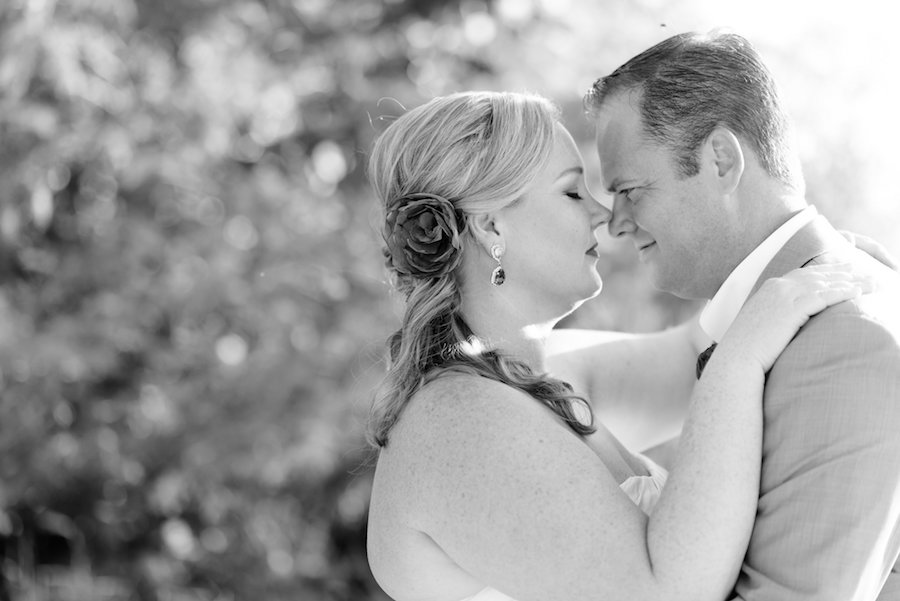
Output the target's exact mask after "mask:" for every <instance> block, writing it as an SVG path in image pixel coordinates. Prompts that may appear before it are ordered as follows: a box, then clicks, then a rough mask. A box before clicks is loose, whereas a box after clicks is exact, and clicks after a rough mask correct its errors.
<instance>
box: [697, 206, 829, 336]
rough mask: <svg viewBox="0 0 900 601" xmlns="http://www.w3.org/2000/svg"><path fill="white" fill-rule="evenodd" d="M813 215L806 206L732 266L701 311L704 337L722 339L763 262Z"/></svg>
mask: <svg viewBox="0 0 900 601" xmlns="http://www.w3.org/2000/svg"><path fill="white" fill-rule="evenodd" d="M816 216H818V212H817V211H816V208H815V207H814V206H811V205H810V206H808V207H806V208H805V209H803V210H802V211H800V212H799V213H797V214H796V215H794V216H793V217H791V218H790V219H788V220H787V221H786V222H784V223H783V224H782V225H781V227H779V228H778V229H777V230H775V231H774V232H772V233H771V234H770V235H769V237H768V238H766V239H765V240H763V241H762V243H761V244H760V245H759V246H757V247H756V248H755V249H754V250H753V252H751V253H750V254H749V255H747V256H746V258H744V260H743V261H741V262H740V264H739V265H738V266H737V267H735V268H734V271H732V272H731V275H729V276H728V278H727V279H726V280H725V282H724V283H723V284H722V286H721V287H720V288H719V290H718V292H716V295H715V296H713V297H712V299H711V300H710V301H709V302H708V303H707V304H706V307H705V308H704V309H703V311H702V312H701V313H700V327H701V328H702V329H703V331H704V332H705V333H706V334H707V336H709V337H710V338H711V339H712V340H714V341H716V342H718V341H720V340H722V336H724V335H725V332H726V331H727V330H728V328H729V327H731V323H732V322H733V321H734V319H735V317H737V314H738V312H739V311H740V310H741V307H743V306H744V303H745V302H746V301H747V297H748V296H749V295H750V291H751V290H753V285H754V284H756V281H757V280H758V279H759V277H760V276H761V275H762V273H763V271H764V270H765V268H766V265H768V264H769V263H770V262H771V261H772V259H774V258H775V255H777V254H778V251H780V250H781V249H782V248H783V247H784V245H785V244H787V242H788V240H790V239H791V238H792V237H793V236H794V234H796V233H797V232H799V231H800V230H801V229H802V228H803V226H805V225H807V224H808V223H810V222H811V221H812V220H813V219H815V218H816Z"/></svg>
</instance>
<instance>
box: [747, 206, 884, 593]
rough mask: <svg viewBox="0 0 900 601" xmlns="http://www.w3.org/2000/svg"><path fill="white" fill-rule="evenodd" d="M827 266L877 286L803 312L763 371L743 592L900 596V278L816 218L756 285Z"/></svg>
mask: <svg viewBox="0 0 900 601" xmlns="http://www.w3.org/2000/svg"><path fill="white" fill-rule="evenodd" d="M834 262H852V263H853V265H854V267H855V268H858V269H860V270H864V271H866V272H871V273H872V274H874V275H875V277H876V281H877V286H878V288H877V289H876V291H875V292H874V293H873V294H870V295H866V296H864V297H862V298H860V299H858V300H854V301H850V302H845V303H841V304H839V305H835V306H833V307H830V308H828V309H826V310H825V311H823V312H822V313H820V314H819V315H817V316H815V317H813V318H812V319H810V321H809V322H808V323H807V324H806V325H805V326H804V327H803V328H802V329H801V330H800V332H799V333H798V334H797V336H796V337H795V338H794V340H793V341H792V342H791V343H790V345H789V346H788V347H787V349H786V350H785V351H784V353H782V355H781V356H780V357H779V359H778V361H777V362H776V363H775V366H774V367H773V368H772V370H771V372H769V375H768V377H767V380H766V388H765V396H764V401H763V402H764V414H765V429H764V434H763V459H762V482H761V486H760V495H759V507H758V509H757V515H756V523H755V525H754V529H753V535H752V537H751V539H750V547H749V549H748V551H747V555H746V558H745V559H744V564H743V566H742V568H741V574H740V577H739V579H738V582H737V584H736V586H735V594H736V595H737V596H738V598H740V599H745V600H748V601H761V600H766V601H769V600H778V601H796V600H803V601H812V600H816V601H822V600H830V599H834V600H835V601H863V600H865V601H871V600H874V599H876V598H877V599H879V600H880V601H886V600H900V564H898V563H897V559H898V554H900V276H898V274H897V273H896V272H894V271H892V270H890V269H887V268H886V267H884V266H883V265H881V264H880V263H878V262H877V261H875V260H874V259H872V258H871V257H869V255H867V254H865V253H863V252H861V251H859V250H857V249H856V248H854V247H853V246H852V245H850V244H849V243H848V242H847V241H846V240H845V239H844V238H843V237H842V236H841V235H840V234H839V233H838V232H837V231H835V230H834V228H832V227H831V225H829V224H828V222H827V221H826V220H825V219H824V218H822V217H818V218H816V220H814V221H813V222H812V223H810V224H809V225H807V226H805V227H804V228H803V229H801V230H800V231H799V232H798V233H797V234H796V235H795V236H794V237H793V238H791V240H790V241H789V242H788V243H787V245H785V247H784V248H783V249H782V250H781V252H780V253H779V254H778V255H776V257H775V258H774V259H773V260H772V262H771V263H770V264H769V266H768V267H767V268H766V270H765V271H764V272H763V275H762V276H761V277H760V280H759V282H757V287H758V286H759V285H761V284H762V282H763V281H764V280H765V279H767V278H770V277H774V276H779V275H783V274H784V273H786V272H788V271H790V270H791V269H794V268H796V267H800V266H804V265H808V264H815V263H834ZM879 591H881V593H880V596H879Z"/></svg>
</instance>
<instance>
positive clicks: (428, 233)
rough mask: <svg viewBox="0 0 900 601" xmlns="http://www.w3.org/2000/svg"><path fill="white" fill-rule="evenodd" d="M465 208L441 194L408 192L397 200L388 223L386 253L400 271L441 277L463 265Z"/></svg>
mask: <svg viewBox="0 0 900 601" xmlns="http://www.w3.org/2000/svg"><path fill="white" fill-rule="evenodd" d="M465 225H466V223H465V219H464V218H463V214H462V211H458V210H456V209H455V208H454V207H453V204H452V203H451V202H450V201H449V200H447V199H446V198H443V197H442V196H438V195H437V194H425V193H416V194H407V195H406V196H402V197H400V198H399V199H397V200H396V201H395V202H394V203H393V204H392V207H391V209H390V210H388V212H387V216H386V217H385V223H384V241H385V244H386V245H387V248H386V249H385V255H386V256H387V258H388V259H389V265H390V266H393V268H394V269H396V270H397V271H398V272H399V273H402V274H405V275H411V276H413V277H417V278H437V277H440V276H442V275H444V274H447V273H449V272H451V271H453V269H455V268H456V266H457V265H458V264H459V260H460V257H461V253H460V251H461V250H462V242H461V241H460V234H461V233H462V232H464V231H465Z"/></svg>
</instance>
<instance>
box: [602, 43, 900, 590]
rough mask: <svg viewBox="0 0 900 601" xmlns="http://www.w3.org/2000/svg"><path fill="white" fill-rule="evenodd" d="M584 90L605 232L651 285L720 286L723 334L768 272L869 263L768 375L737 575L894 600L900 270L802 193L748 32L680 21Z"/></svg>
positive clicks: (899, 585) (712, 305)
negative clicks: (749, 521)
mask: <svg viewBox="0 0 900 601" xmlns="http://www.w3.org/2000/svg"><path fill="white" fill-rule="evenodd" d="M585 106H586V108H587V110H588V113H589V114H590V116H591V118H592V120H593V122H594V124H595V126H596V140H597V148H598V152H599V155H600V165H601V173H602V179H603V185H604V186H605V187H607V188H608V190H609V192H610V193H611V194H613V195H614V206H613V218H612V221H611V222H610V225H609V229H610V232H611V234H612V235H614V236H617V237H621V238H627V239H630V240H631V242H632V243H633V244H634V246H635V248H636V249H637V252H638V254H639V256H640V260H641V261H642V262H644V263H645V264H646V265H647V267H648V268H649V270H650V273H651V278H652V280H653V283H654V285H655V286H656V287H658V288H660V289H662V290H666V291H668V292H671V293H673V294H675V295H678V296H680V297H683V298H705V299H711V300H710V302H709V304H708V305H707V307H706V309H705V310H704V311H703V313H702V315H701V321H700V323H701V326H702V327H703V329H704V331H705V332H706V333H707V334H708V335H709V337H710V339H711V340H712V341H715V340H717V339H719V338H720V337H721V336H722V335H723V334H724V332H725V331H726V330H727V329H728V327H729V325H730V324H731V322H732V320H733V319H734V317H735V315H736V314H737V312H738V310H739V309H740V307H741V305H742V304H743V303H744V301H745V300H746V299H747V297H748V296H749V295H750V294H752V293H753V292H754V291H755V290H756V288H758V287H759V285H760V284H761V283H762V281H763V280H765V279H767V278H770V277H774V276H780V275H782V274H784V273H786V272H787V271H789V270H791V269H794V268H796V267H801V266H805V265H812V264H816V263H830V262H850V263H852V264H853V265H854V266H855V268H857V269H859V270H861V271H866V272H870V273H872V274H873V275H874V277H875V278H876V282H877V288H876V292H875V293H873V294H870V295H867V296H865V297H863V298H860V299H858V300H855V301H850V302H846V303H842V304H840V305H837V306H834V307H831V308H830V309H827V310H826V311H824V312H822V313H821V314H819V315H818V316H816V317H813V318H812V319H811V320H810V321H809V323H807V325H806V326H804V327H803V329H802V330H801V331H800V333H799V334H797V336H796V338H795V339H794V340H793V342H792V343H791V344H790V345H789V346H788V348H787V349H786V350H785V351H784V353H783V354H782V355H781V357H780V359H779V360H778V362H777V363H776V364H775V366H774V367H773V368H772V370H771V372H770V373H769V375H768V378H767V382H766V389H765V397H764V412H765V434H764V441H763V460H762V461H763V463H762V481H761V488H760V494H759V508H758V511H757V517H756V523H755V526H754V530H753V535H752V538H751V540H750V547H749V549H748V551H747V555H746V557H745V559H744V564H743V566H742V568H741V573H740V576H739V578H738V581H737V584H736V585H735V591H734V592H735V595H737V598H739V599H746V600H752V601H756V600H769V599H778V600H781V601H791V600H800V599H802V600H810V601H811V600H814V599H815V600H820V599H835V600H841V601H848V600H860V601H862V600H874V599H876V598H877V599H880V600H887V599H898V600H900V571H898V570H900V564H898V563H897V560H898V554H900V276H898V274H897V272H894V271H891V270H889V269H887V268H886V267H884V266H883V265H881V264H879V263H877V262H876V261H875V260H873V259H872V258H871V257H869V256H868V255H866V254H865V253H862V252H860V251H858V250H856V249H855V248H853V246H852V245H851V244H849V243H848V242H847V241H845V240H844V238H843V237H842V236H841V235H840V234H838V233H837V232H836V231H835V230H834V228H833V227H832V226H831V225H830V224H829V223H828V221H826V220H825V218H824V217H821V216H819V215H818V214H817V213H816V209H815V208H814V207H812V206H810V205H808V204H807V202H806V200H805V198H804V182H803V176H802V174H801V173H800V168H799V165H798V160H797V156H796V155H795V154H794V152H793V150H792V149H791V147H790V143H789V135H788V125H787V118H786V116H785V114H784V112H783V109H782V107H781V105H780V102H779V99H778V94H777V90H776V87H775V83H774V81H773V79H772V76H771V74H770V73H769V71H768V70H767V69H766V67H765V66H764V65H763V64H762V62H761V61H760V58H759V56H758V54H757V53H756V51H755V50H754V49H753V48H752V47H751V46H750V44H749V43H748V42H747V41H746V40H745V39H743V38H741V37H740V36H736V35H730V34H723V35H718V34H715V35H697V34H682V35H677V36H674V37H672V38H669V39H667V40H665V41H663V42H661V43H660V44H658V45H656V46H654V47H653V48H650V49H649V50H647V51H645V52H643V53H642V54H640V55H638V56H636V57H635V58H633V59H631V60H629V61H628V62H627V63H625V64H624V65H622V66H621V67H620V68H618V69H617V70H616V71H615V72H613V73H612V74H611V75H609V76H607V77H603V78H601V79H599V80H597V82H595V84H594V86H593V87H592V89H591V90H590V91H589V92H588V94H587V95H586V96H585ZM701 363H702V362H701ZM698 367H702V366H698ZM698 372H699V369H698Z"/></svg>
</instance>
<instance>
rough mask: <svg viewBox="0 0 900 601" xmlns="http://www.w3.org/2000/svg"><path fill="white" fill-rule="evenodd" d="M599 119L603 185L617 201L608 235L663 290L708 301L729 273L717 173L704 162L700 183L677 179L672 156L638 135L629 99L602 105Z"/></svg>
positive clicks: (637, 116)
mask: <svg viewBox="0 0 900 601" xmlns="http://www.w3.org/2000/svg"><path fill="white" fill-rule="evenodd" d="M598 117H599V118H598V119H597V120H596V122H597V151H598V153H599V157H600V172H601V178H602V182H603V186H604V188H606V189H607V190H608V191H609V192H610V193H611V194H612V195H613V198H614V201H613V217H612V220H611V221H610V223H609V232H610V234H611V235H612V236H615V237H627V238H630V239H631V241H632V243H633V244H634V247H635V249H636V250H637V252H638V256H639V258H640V260H641V262H643V263H645V264H646V265H647V266H648V267H649V268H650V278H651V281H652V282H653V285H654V286H656V287H657V288H659V289H660V290H665V291H666V292H670V293H672V294H675V295H677V296H680V297H682V298H711V297H712V296H713V295H714V294H715V292H716V291H717V290H718V288H719V286H720V285H721V283H722V282H723V281H724V279H725V278H726V277H727V275H728V272H729V269H727V268H726V266H725V265H724V264H723V263H724V262H723V258H722V256H721V253H722V250H723V249H725V248H727V247H726V246H725V245H727V243H728V240H727V237H728V235H727V233H726V232H727V228H726V227H724V225H725V218H726V215H725V211H726V207H725V202H724V199H723V198H722V197H721V196H719V195H718V192H717V188H716V186H715V185H714V181H713V178H712V174H711V171H712V170H715V169H716V167H715V165H711V164H704V161H703V160H701V168H700V172H699V173H698V174H697V175H694V176H691V177H683V176H682V175H680V174H679V172H678V170H677V168H676V165H675V160H674V155H673V153H672V151H671V150H669V149H667V148H665V147H663V146H661V145H659V144H658V143H657V142H654V141H651V140H649V139H647V137H646V136H645V135H644V134H643V130H642V125H641V118H640V114H639V112H638V105H637V99H636V97H635V96H634V95H632V94H627V93H622V94H618V95H616V96H613V97H612V98H609V99H608V100H606V102H605V104H604V107H603V109H602V110H601V112H600V114H599V115H598ZM707 163H708V162H707Z"/></svg>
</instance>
